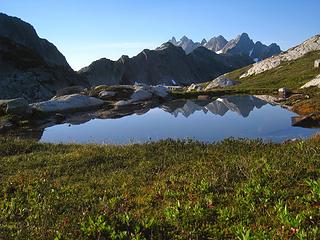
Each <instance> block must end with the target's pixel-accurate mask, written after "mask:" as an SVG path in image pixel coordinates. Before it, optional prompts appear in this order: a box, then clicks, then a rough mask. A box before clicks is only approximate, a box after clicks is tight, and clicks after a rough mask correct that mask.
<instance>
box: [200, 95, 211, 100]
mask: <svg viewBox="0 0 320 240" xmlns="http://www.w3.org/2000/svg"><path fill="white" fill-rule="evenodd" d="M209 99H210V97H209V96H208V95H199V96H198V100H209Z"/></svg>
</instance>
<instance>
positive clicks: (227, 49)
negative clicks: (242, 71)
mask: <svg viewBox="0 0 320 240" xmlns="http://www.w3.org/2000/svg"><path fill="white" fill-rule="evenodd" d="M169 42H171V43H172V44H174V45H176V46H179V47H182V48H183V49H184V51H185V52H186V54H190V53H191V52H192V51H194V50H195V49H196V48H198V47H201V46H202V47H205V48H207V49H209V50H211V51H214V52H216V53H218V54H245V55H248V56H250V57H251V58H252V59H254V60H255V61H259V60H262V59H265V58H268V57H271V56H273V55H276V54H279V53H280V52H281V49H280V47H279V46H278V45H277V44H276V43H272V44H271V45H269V46H267V45H264V44H262V43H261V42H260V41H258V42H256V43H255V42H254V41H253V40H252V39H250V37H249V35H248V34H247V33H242V34H241V35H239V36H237V37H236V38H235V39H232V40H230V41H227V40H226V39H225V38H224V37H223V36H221V35H220V36H218V37H213V38H211V39H210V40H209V41H207V40H206V39H203V40H202V42H201V43H199V42H193V41H192V40H191V39H189V38H188V37H186V36H184V37H182V38H181V39H180V40H179V41H177V40H176V38H175V37H173V38H172V39H171V40H169Z"/></svg>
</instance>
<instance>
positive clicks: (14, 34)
mask: <svg viewBox="0 0 320 240" xmlns="http://www.w3.org/2000/svg"><path fill="white" fill-rule="evenodd" d="M0 36H1V37H6V38H8V39H11V40H12V41H14V42H16V43H18V44H21V45H23V46H25V47H28V48H30V49H32V50H34V51H35V52H36V53H37V54H39V55H40V56H41V57H42V58H43V59H44V60H45V61H46V63H47V64H49V65H51V66H54V65H57V66H64V67H67V68H69V69H70V66H69V64H68V63H67V60H66V58H65V57H64V56H63V55H62V54H61V53H60V52H59V50H58V49H57V48H56V47H55V46H54V45H53V44H52V43H50V42H49V41H47V40H46V39H42V38H40V37H39V36H38V34H37V32H36V30H35V29H34V28H33V26H32V25H31V24H29V23H27V22H25V21H23V20H21V19H20V18H17V17H12V16H8V15H7V14H4V13H0Z"/></svg>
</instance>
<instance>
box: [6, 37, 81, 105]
mask: <svg viewBox="0 0 320 240" xmlns="http://www.w3.org/2000/svg"><path fill="white" fill-rule="evenodd" d="M71 85H84V86H86V85H87V84H86V82H85V81H83V80H82V79H80V78H79V76H78V75H77V74H76V73H75V72H74V71H73V70H71V69H69V68H67V67H65V66H57V65H56V66H50V65H48V64H47V63H46V61H45V60H44V59H43V58H42V57H41V56H40V55H38V54H37V53H36V52H35V51H34V50H32V49H30V48H27V47H25V46H23V45H20V44H18V43H16V42H14V41H12V40H11V39H8V38H4V37H1V36H0V99H12V98H18V97H23V98H25V99H26V100H28V101H29V102H33V101H40V100H45V99H48V98H51V97H52V96H54V95H55V94H56V91H57V90H59V89H61V88H64V87H67V86H71Z"/></svg>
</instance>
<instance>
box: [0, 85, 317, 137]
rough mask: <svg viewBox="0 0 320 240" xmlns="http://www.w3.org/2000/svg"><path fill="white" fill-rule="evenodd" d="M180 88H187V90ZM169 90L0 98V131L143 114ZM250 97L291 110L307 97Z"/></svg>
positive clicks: (109, 89)
mask: <svg viewBox="0 0 320 240" xmlns="http://www.w3.org/2000/svg"><path fill="white" fill-rule="evenodd" d="M180 91H182V92H184V91H190V89H189V90H188V89H187V88H186V89H182V90H180ZM195 91H196V90H195ZM283 91H284V92H283ZM171 93H172V90H170V89H169V88H167V87H164V86H148V85H144V84H137V85H133V86H131V85H116V86H105V85H100V86H96V87H92V88H82V87H69V88H65V89H61V90H60V91H58V92H57V94H56V96H55V97H53V98H52V99H50V100H48V101H43V102H37V103H31V104H29V103H28V102H27V101H26V100H24V99H23V98H19V99H12V100H0V133H8V132H10V131H12V130H16V131H25V129H33V130H37V129H38V130H39V131H41V130H43V129H44V128H47V127H50V126H54V125H57V124H63V123H69V124H70V123H71V124H81V123H84V122H87V121H89V120H91V119H95V118H101V119H108V118H110V119H112V118H121V117H124V116H128V115H132V114H143V113H145V112H147V111H149V110H150V109H151V108H155V107H159V106H160V105H161V104H163V103H168V104H169V103H170V100H172V99H173V97H172V94H171ZM205 94H210V92H201V91H199V92H198V94H197V95H198V96H197V98H198V99H199V100H207V101H208V100H210V99H212V97H210V96H209V95H205ZM286 95H287V96H286ZM253 96H254V97H255V98H257V99H259V100H262V101H264V102H266V103H269V104H272V105H280V106H281V107H283V108H286V109H288V110H289V111H293V108H292V105H291V103H290V102H292V101H293V100H297V99H298V100H299V99H304V98H308V96H307V95H303V94H291V93H290V94H289V90H287V89H279V94H278V95H277V96H271V95H253ZM215 98H216V97H215ZM169 105H170V104H169ZM1 115H2V117H1ZM318 115H319V114H316V113H313V114H308V115H302V116H298V117H296V118H295V119H294V120H292V125H293V126H299V127H319V125H320V124H319V121H318V119H317V116H318Z"/></svg>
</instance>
